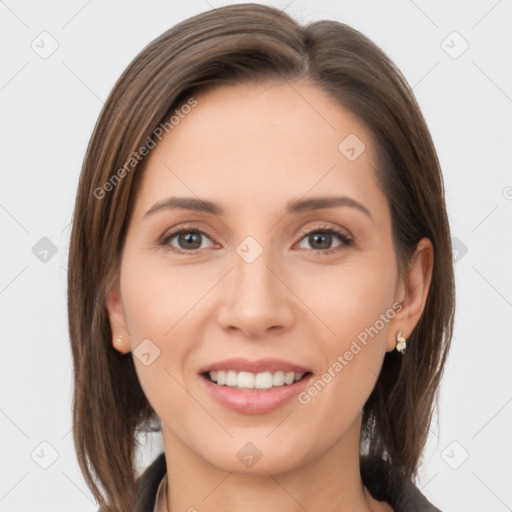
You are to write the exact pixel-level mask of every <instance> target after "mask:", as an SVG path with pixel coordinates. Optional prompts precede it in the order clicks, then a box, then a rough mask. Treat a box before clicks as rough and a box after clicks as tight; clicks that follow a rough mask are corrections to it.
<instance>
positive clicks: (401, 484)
mask: <svg viewBox="0 0 512 512" xmlns="http://www.w3.org/2000/svg"><path fill="white" fill-rule="evenodd" d="M361 478H362V480H363V483H364V485H365V486H366V487H367V488H368V490H369V491H370V493H371V495H372V496H373V497H374V498H375V499H376V500H379V501H385V502H387V503H389V505H391V507H392V508H393V511H394V512H441V511H440V510H439V509H438V508H436V507H435V506H434V505H432V503H430V501H428V500H427V498H426V497H425V496H424V495H423V494H422V493H421V491H420V490H419V489H418V488H417V487H416V486H415V485H414V484H413V483H412V482H411V481H409V480H407V479H406V478H405V476H404V475H403V473H402V472H401V471H400V470H399V469H398V468H397V467H395V466H393V465H391V464H390V463H388V462H386V461H384V460H382V459H381V458H379V457H371V456H362V457H361Z"/></svg>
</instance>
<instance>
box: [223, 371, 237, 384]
mask: <svg viewBox="0 0 512 512" xmlns="http://www.w3.org/2000/svg"><path fill="white" fill-rule="evenodd" d="M236 385H237V378H236V372H235V370H229V371H228V372H227V373H226V386H236Z"/></svg>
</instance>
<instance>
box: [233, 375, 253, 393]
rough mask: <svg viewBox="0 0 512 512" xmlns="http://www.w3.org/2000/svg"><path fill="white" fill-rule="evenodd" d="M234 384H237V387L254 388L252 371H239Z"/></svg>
mask: <svg viewBox="0 0 512 512" xmlns="http://www.w3.org/2000/svg"><path fill="white" fill-rule="evenodd" d="M235 373H236V372H235ZM234 386H238V387H239V388H249V389H254V373H249V372H239V374H238V377H237V379H236V382H235V384H234Z"/></svg>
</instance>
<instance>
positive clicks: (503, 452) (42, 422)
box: [0, 0, 512, 512]
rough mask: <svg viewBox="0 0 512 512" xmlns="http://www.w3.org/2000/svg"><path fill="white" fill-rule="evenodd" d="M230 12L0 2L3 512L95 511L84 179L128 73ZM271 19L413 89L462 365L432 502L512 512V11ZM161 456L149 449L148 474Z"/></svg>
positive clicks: (433, 470)
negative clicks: (159, 44) (82, 352)
mask: <svg viewBox="0 0 512 512" xmlns="http://www.w3.org/2000/svg"><path fill="white" fill-rule="evenodd" d="M227 3H233V2H219V1H208V2H206V1H204V0H195V1H191V2H188V3H187V4H186V5H185V4H184V3H178V2H170V1H167V2H164V1H157V0H149V1H145V2H142V1H140V0H139V1H134V0H131V1H123V2H121V1H101V2H100V1H99V0H89V1H84V0H73V1H67V2H64V1H62V0H61V1H48V2H45V3H44V5H43V4H42V3H40V2H36V1H33V0H32V1H25V2H21V1H15V0H0V49H1V50H0V51H1V65H0V109H1V111H0V116H1V117H0V119H1V122H0V130H1V133H0V141H1V156H2V163H1V171H0V177H1V178H0V179H1V182H0V228H1V233H2V244H1V248H2V250H1V265H0V314H1V322H0V330H1V344H2V351H1V354H2V356H1V357H0V379H1V382H0V389H1V398H0V428H1V436H0V450H1V452H0V453H1V454H0V511H7V510H8V511H12V512H21V511H31V512H38V511H46V510H52V511H54V512H60V511H68V510H74V511H77V512H82V511H83V512H86V511H87V512H89V511H95V510H96V507H95V505H94V503H93V501H92V499H91V495H90V493H89V491H88V489H87V487H86V486H85V483H84V481H83V479H82V477H81V474H80V472H79V470H78V466H77V463H76V458H75V453H74V447H73V443H72V437H71V434H70V428H71V418H70V407H71V391H72V366H71V364H72V363H71V354H70V348H69V342H68V337H67V319H66V295H65V294H66V271H67V250H68V238H69V223H70V220H71V215H72V210H73V202H74V194H75V190H76V186H77V182H78V176H79V171H80V166H81V163H82V159H83V156H84V152H85V148H86V144H87V142H88V140H89V137H90V135H91V132H92V129H93V126H94V124H95V122H96V119H97V116H98V114H99V112H100V109H101V107H102V103H103V101H104V100H105V99H106V97H107V95H108V93H109V91H110V90H111V88H112V87H113V85H114V82H115V81H116V79H117V78H118V76H119V75H120V74H121V72H122V71H123V70H124V68H125V67H126V66H127V65H128V63H129V62H130V61H131V59H132V58H133V57H134V56H135V55H136V54H137V53H138V52H139V51H140V50H141V49H142V48H143V47H144V46H145V45H146V44H147V43H148V42H149V41H151V40H152V39H154V38H155V37H156V36H158V35H160V34H161V33H162V32H164V31H165V30H167V29H168V28H169V27H171V26H172V25H174V24H175V23H177V22H178V21H181V20H182V19H184V18H187V17H189V16H191V15H193V14H196V13H199V12H202V11H204V10H207V9H210V8H211V7H219V6H221V5H226V4H227ZM262 3H269V4H271V5H275V6H277V7H280V8H282V9H285V10H286V12H288V13H289V14H291V15H293V16H295V17H297V18H299V19H300V20H302V21H309V20H315V19H322V18H327V19H336V20H339V21H342V22H345V23H348V24H349V25H351V26H353V27H354V28H356V29H358V30H360V31H361V32H363V33H364V34H365V35H367V36H368V37H370V38H371V39H372V40H373V41H374V42H375V43H377V44H378V45H379V46H381V48H383V49H384V51H386V52H387V53H388V55H389V56H390V57H391V58H392V59H393V60H394V61H395V62H396V64H397V65H398V66H399V68H400V69H401V71H402V72H403V74H404V75H405V77H406V78H407V80H408V81H409V83H410V84H411V85H412V86H413V87H414V92H415V94H416V97H417V99H418V101H419V103H420V106H421V108H422V110H423V113H424V116H425V118H426V120H427V123H428V125H429V128H430V130H431V133H432V136H433V138H434V142H435V144H436V147H437V150H438V154H439V158H440V161H441V164H442V168H443V172H444V179H445V186H446V199H447V204H448V212H449V217H450V222H451V227H452V234H453V236H454V237H456V240H455V246H456V248H457V251H456V254H454V256H455V259H456V262H457V263H456V278H457V317H456V328H455V336H454V343H453V350H452V352H451V356H450V359H449V362H448V366H447V368H446V375H445V378H444V381H443V384H442V392H441V401H440V409H439V416H438V417H437V418H436V422H435V423H434V424H433V426H432V429H431V434H430V438H429V441H428V445H427V449H426V451H425V457H424V463H423V465H422V468H421V472H420V482H419V486H420V487H421V488H422V490H423V492H424V493H425V495H426V496H427V497H428V498H429V499H430V500H431V501H432V502H433V503H435V504H436V505H437V506H438V507H439V508H441V509H442V510H443V511H453V512H455V511H464V512H472V511H484V510H485V511H486V512H494V511H495V512H501V511H506V510H511V508H512V488H511V486H510V482H511V477H512V471H511V470H510V465H509V461H510V460H511V458H512V442H511V440H510V432H512V385H511V384H512V376H511V374H512V373H511V372H510V364H511V361H512V358H511V356H512V343H511V336H510V327H511V322H510V320H511V318H512V314H511V313H512V272H511V262H512V259H511V253H512V240H511V237H512V235H511V232H512V230H511V220H512V164H511V162H512V126H511V125H512V123H511V118H512V69H511V58H510V53H511V50H512V31H510V26H511V24H512V3H511V1H510V0H500V1H496V0H490V1H487V0H486V1H472V2H455V1H452V2H441V1H432V2H427V1H420V0H416V1H414V2H413V1H412V0H394V1H388V2H377V1H358V2H355V1H350V2H349V1H338V2H334V1H327V0H315V1H314V2H312V1H308V2H301V1H299V0H294V1H292V2H288V1H287V2H279V3H278V2H262ZM454 31H455V32H457V33H458V34H454ZM42 32H47V34H43V35H41V33H42ZM52 45H54V46H56V45H58V47H57V48H56V51H55V52H54V53H53V54H51V55H48V53H49V52H50V51H51V50H52V49H53V48H52ZM466 45H469V46H468V47H467V49H465V47H466ZM464 49H465V51H463V50H464ZM45 237H46V238H45ZM41 239H43V240H41ZM45 251H47V252H45ZM160 450H161V442H160V439H159V438H158V437H154V438H150V439H148V446H147V448H146V450H145V451H144V452H143V453H141V454H140V458H139V463H140V467H141V468H143V467H144V466H145V465H146V464H147V463H148V462H149V461H150V460H152V458H153V457H154V455H155V454H156V453H157V452H159V451H160Z"/></svg>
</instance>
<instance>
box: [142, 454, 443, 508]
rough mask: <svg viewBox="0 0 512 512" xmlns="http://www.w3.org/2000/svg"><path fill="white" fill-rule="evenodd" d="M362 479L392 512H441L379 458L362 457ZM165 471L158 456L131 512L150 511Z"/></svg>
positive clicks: (148, 471) (160, 457)
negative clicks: (387, 504) (389, 506)
mask: <svg viewBox="0 0 512 512" xmlns="http://www.w3.org/2000/svg"><path fill="white" fill-rule="evenodd" d="M360 466H361V477H362V480H363V484H364V485H365V486H366V487H367V488H368V490H369V491H370V493H371V495H372V496H373V497H374V498H375V499H376V500H379V501H385V502H387V503H389V505H391V508H392V509H393V511H394V512H441V511H440V510H439V509H438V508H436V507H434V505H432V503H430V502H429V501H428V500H427V498H425V496H423V494H421V492H420V491H419V489H418V488H417V487H416V486H415V485H414V484H413V483H412V482H410V481H408V480H407V479H406V478H405V477H404V476H403V474H402V473H401V472H400V470H398V469H397V468H395V467H394V466H392V465H391V464H389V463H387V462H385V461H383V460H382V459H379V458H369V457H365V456H362V457H361V464H360ZM166 472H167V466H166V465H165V453H163V452H162V453H161V454H160V455H159V456H158V457H157V458H156V459H155V460H154V461H153V462H152V463H151V464H150V466H149V467H148V468H147V469H146V470H145V471H144V473H143V474H142V475H141V477H140V478H139V480H138V482H139V484H138V490H137V503H136V504H135V508H134V509H133V512H153V509H154V508H155V501H156V493H157V490H158V486H159V485H160V482H161V481H162V478H163V477H164V476H165V473H166Z"/></svg>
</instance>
